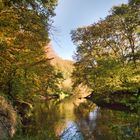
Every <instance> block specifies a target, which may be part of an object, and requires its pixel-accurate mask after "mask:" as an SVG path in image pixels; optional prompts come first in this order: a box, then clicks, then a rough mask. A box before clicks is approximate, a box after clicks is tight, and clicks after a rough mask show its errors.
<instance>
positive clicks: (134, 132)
mask: <svg viewBox="0 0 140 140" xmlns="http://www.w3.org/2000/svg"><path fill="white" fill-rule="evenodd" d="M26 133H28V134H29V135H32V136H35V137H37V139H38V140H55V139H56V140H57V139H59V140H125V139H127V140H132V139H133V140H138V139H140V120H139V116H137V115H136V114H131V113H125V112H120V111H113V110H108V109H103V108H99V107H97V106H96V105H95V104H93V103H92V102H90V101H87V100H86V99H82V98H80V99H79V98H77V97H75V96H72V97H69V98H66V99H64V100H63V101H61V102H56V101H49V102H47V103H43V104H42V103H37V104H36V107H35V110H34V112H33V117H32V123H31V125H28V127H27V129H26Z"/></svg>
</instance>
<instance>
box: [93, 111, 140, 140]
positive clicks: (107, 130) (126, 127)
mask: <svg viewBox="0 0 140 140" xmlns="http://www.w3.org/2000/svg"><path fill="white" fill-rule="evenodd" d="M137 122H138V119H137V115H136V114H130V113H126V112H119V111H113V110H106V109H101V110H100V112H99V116H98V119H97V127H96V130H95V132H94V136H95V137H97V138H100V139H101V138H104V139H105V138H107V139H108V140H112V139H113V140H125V139H127V140H129V139H130V140H132V139H133V140H137V138H138V136H139V135H140V132H139V128H140V127H139V126H138V123H137ZM134 129H135V130H137V132H136V131H135V130H134ZM134 131H135V132H134Z"/></svg>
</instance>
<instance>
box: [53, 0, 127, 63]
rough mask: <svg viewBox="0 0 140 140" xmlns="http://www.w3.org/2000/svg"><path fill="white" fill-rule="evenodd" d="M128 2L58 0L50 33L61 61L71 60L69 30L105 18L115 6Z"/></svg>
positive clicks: (72, 53) (74, 47)
mask: <svg viewBox="0 0 140 140" xmlns="http://www.w3.org/2000/svg"><path fill="white" fill-rule="evenodd" d="M127 2H128V0H58V6H57V7H56V10H55V13H56V16H55V17H54V18H53V20H54V23H53V28H52V31H51V39H52V45H53V48H54V50H55V52H56V53H57V54H58V55H59V56H60V57H62V58H63V59H70V60H72V59H73V55H74V52H75V51H76V46H74V44H73V42H72V41H71V35H70V32H71V30H75V29H76V28H78V27H82V26H88V25H90V24H93V23H95V22H97V21H98V20H100V19H101V18H102V19H103V18H105V17H106V16H107V15H108V14H109V11H110V10H111V8H112V7H113V6H115V5H120V4H122V3H127Z"/></svg>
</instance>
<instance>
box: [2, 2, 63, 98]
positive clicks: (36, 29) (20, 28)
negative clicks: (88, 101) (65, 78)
mask: <svg viewBox="0 0 140 140" xmlns="http://www.w3.org/2000/svg"><path fill="white" fill-rule="evenodd" d="M56 4H57V1H56V0H20V1H18V0H2V2H1V5H0V73H1V75H0V86H1V92H2V93H3V94H4V95H7V96H8V97H9V98H10V99H12V100H16V99H18V100H19V99H22V100H30V99H33V97H34V96H37V94H38V93H44V94H45V93H49V92H52V91H54V90H55V89H56V90H58V79H59V78H61V76H60V74H59V73H58V72H57V71H56V70H55V69H54V67H53V66H51V64H50V58H48V57H47V54H46V52H45V49H46V48H45V46H46V44H47V43H48V42H49V41H50V39H49V31H50V27H51V22H52V21H51V17H52V16H54V15H55V14H54V8H55V6H56ZM44 85H45V86H44ZM45 87H46V90H45ZM48 88H50V89H51V90H49V91H48Z"/></svg>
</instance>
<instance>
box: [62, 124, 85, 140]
mask: <svg viewBox="0 0 140 140" xmlns="http://www.w3.org/2000/svg"><path fill="white" fill-rule="evenodd" d="M60 140H84V137H83V135H82V133H81V131H80V129H79V127H78V125H77V124H76V123H75V122H68V123H67V126H66V128H65V129H64V130H63V132H62V134H61V135H60Z"/></svg>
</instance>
